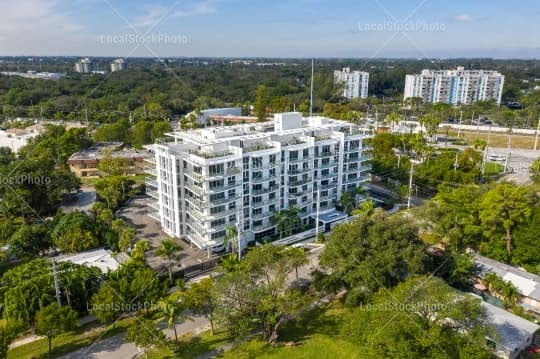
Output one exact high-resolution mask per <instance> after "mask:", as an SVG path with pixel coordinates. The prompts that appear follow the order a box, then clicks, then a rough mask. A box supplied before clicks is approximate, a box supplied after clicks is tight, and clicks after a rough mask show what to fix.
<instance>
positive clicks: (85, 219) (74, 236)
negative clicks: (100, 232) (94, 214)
mask: <svg viewBox="0 0 540 359" xmlns="http://www.w3.org/2000/svg"><path fill="white" fill-rule="evenodd" d="M51 238H52V240H53V242H54V244H55V245H56V246H57V247H58V248H59V249H60V250H62V251H64V252H68V253H72V252H82V251H85V250H87V249H90V248H95V247H97V246H98V245H99V240H98V237H97V233H96V224H95V221H94V220H93V219H92V218H91V217H90V216H88V215H87V214H85V213H83V212H72V213H68V214H66V215H65V216H63V217H62V218H61V219H60V220H59V221H58V224H57V225H56V226H55V227H54V229H53V231H52V233H51Z"/></svg>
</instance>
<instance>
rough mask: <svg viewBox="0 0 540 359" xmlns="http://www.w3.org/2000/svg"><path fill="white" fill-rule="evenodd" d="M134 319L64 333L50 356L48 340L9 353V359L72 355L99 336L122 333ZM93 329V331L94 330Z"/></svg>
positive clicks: (86, 326) (22, 346)
mask: <svg viewBox="0 0 540 359" xmlns="http://www.w3.org/2000/svg"><path fill="white" fill-rule="evenodd" d="M133 320H134V319H133V318H127V319H123V320H120V321H118V322H117V323H116V326H115V328H112V327H111V326H107V327H104V326H99V327H96V324H88V325H85V326H83V327H80V328H78V329H77V330H76V331H73V332H69V333H64V334H62V335H59V336H58V337H56V338H54V339H53V340H52V353H51V355H50V356H49V354H48V351H49V343H48V341H47V338H44V339H40V340H36V341H35V342H31V343H28V344H25V345H21V346H20V347H17V348H14V349H12V350H10V351H9V352H8V359H28V358H57V357H59V356H62V355H64V354H67V353H71V352H72V351H75V350H77V349H79V348H82V347H85V346H88V345H91V344H92V343H93V342H94V341H95V340H96V339H97V338H99V336H100V335H101V334H102V333H104V332H105V331H106V332H105V333H104V334H103V336H102V338H107V337H110V336H112V335H115V334H118V333H121V332H123V331H125V330H126V329H127V327H128V326H129V325H130V324H131V323H132V322H133ZM92 328H93V329H92Z"/></svg>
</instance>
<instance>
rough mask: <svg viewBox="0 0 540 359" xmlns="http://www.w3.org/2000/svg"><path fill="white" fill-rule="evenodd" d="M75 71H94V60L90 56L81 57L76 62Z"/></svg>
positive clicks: (87, 72)
mask: <svg viewBox="0 0 540 359" xmlns="http://www.w3.org/2000/svg"><path fill="white" fill-rule="evenodd" d="M75 71H76V72H78V73H81V74H89V73H90V72H92V61H91V60H90V59H89V58H88V57H87V58H84V59H80V60H79V61H77V62H76V63H75Z"/></svg>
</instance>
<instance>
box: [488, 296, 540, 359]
mask: <svg viewBox="0 0 540 359" xmlns="http://www.w3.org/2000/svg"><path fill="white" fill-rule="evenodd" d="M481 305H482V308H483V309H484V310H485V311H486V316H487V318H486V319H487V322H488V323H489V324H491V325H493V326H494V327H495V331H496V333H497V338H493V339H491V338H490V339H488V341H489V342H490V343H492V344H493V345H494V346H495V355H496V356H497V357H499V358H503V359H515V358H518V357H519V354H520V353H521V352H522V351H523V350H525V349H526V348H527V347H528V346H530V345H531V344H534V340H535V333H536V332H537V331H538V329H540V326H538V325H536V324H534V323H533V322H530V321H528V320H526V319H523V318H521V317H518V316H517V315H514V314H512V313H509V312H507V311H506V310H504V309H501V308H499V307H497V306H495V305H493V304H489V303H487V302H482V304H481Z"/></svg>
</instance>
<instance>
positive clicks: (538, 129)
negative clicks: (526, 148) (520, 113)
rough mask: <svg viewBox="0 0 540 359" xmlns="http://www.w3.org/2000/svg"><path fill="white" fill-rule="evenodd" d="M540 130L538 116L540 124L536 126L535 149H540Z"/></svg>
mask: <svg viewBox="0 0 540 359" xmlns="http://www.w3.org/2000/svg"><path fill="white" fill-rule="evenodd" d="M538 131H540V118H538V126H537V127H536V137H535V139H534V150H535V151H536V150H537V149H538Z"/></svg>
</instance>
